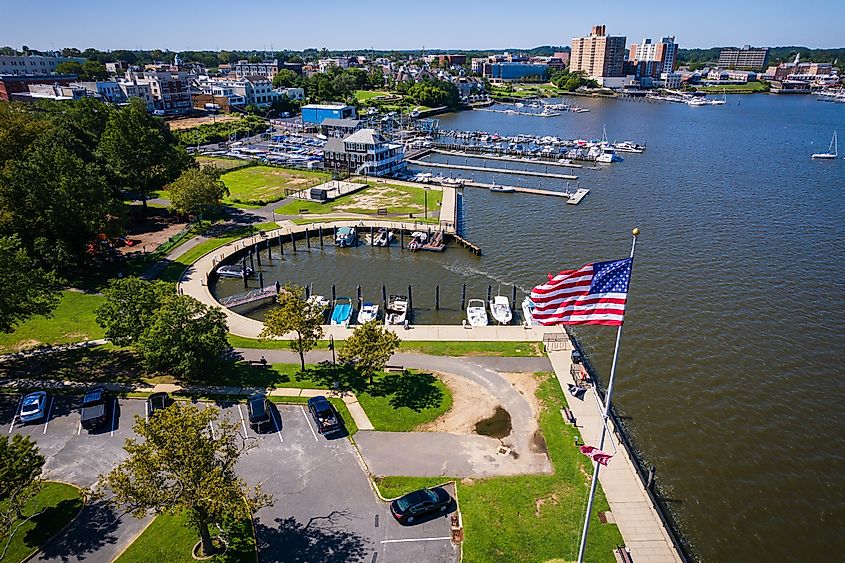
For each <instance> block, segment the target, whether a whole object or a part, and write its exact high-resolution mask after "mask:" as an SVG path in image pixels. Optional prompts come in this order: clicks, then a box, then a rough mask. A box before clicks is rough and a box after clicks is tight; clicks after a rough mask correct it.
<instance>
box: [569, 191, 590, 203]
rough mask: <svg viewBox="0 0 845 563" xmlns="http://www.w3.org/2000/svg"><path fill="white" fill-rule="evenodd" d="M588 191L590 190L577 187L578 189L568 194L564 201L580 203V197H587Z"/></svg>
mask: <svg viewBox="0 0 845 563" xmlns="http://www.w3.org/2000/svg"><path fill="white" fill-rule="evenodd" d="M588 193H590V190H588V189H586V188H579V189H578V190H576V191H575V193H574V194H572V195H571V196H569V199H568V200H566V203H568V204H570V205H578V204H579V203H581V200H582V199H584V198H585V197H587V194H588Z"/></svg>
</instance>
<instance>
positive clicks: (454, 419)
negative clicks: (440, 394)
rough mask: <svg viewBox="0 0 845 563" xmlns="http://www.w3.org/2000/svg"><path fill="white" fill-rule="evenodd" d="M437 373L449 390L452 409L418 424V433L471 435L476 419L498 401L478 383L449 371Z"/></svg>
mask: <svg viewBox="0 0 845 563" xmlns="http://www.w3.org/2000/svg"><path fill="white" fill-rule="evenodd" d="M437 376H438V377H439V378H440V380H441V381H442V382H443V383H444V384H445V385H446V387H448V388H449V391H451V392H452V408H451V409H449V410H448V411H447V412H445V413H443V415H442V416H440V417H439V418H438V419H437V420H434V421H432V422H429V423H428V424H424V425H422V426H421V427H419V428H418V429H417V430H418V431H420V432H452V433H454V434H473V433H474V432H475V425H476V423H478V422H479V421H480V420H483V419H485V418H488V417H490V416H492V415H493V413H494V412H495V410H496V406H497V405H498V404H499V402H498V401H497V400H496V397H494V396H493V394H492V393H490V392H489V391H487V390H486V389H484V388H483V387H482V386H481V385H479V384H478V383H475V382H474V381H470V380H468V379H466V378H465V377H458V376H457V375H452V374H450V373H438V374H437Z"/></svg>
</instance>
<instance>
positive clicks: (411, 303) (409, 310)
mask: <svg viewBox="0 0 845 563" xmlns="http://www.w3.org/2000/svg"><path fill="white" fill-rule="evenodd" d="M413 308H414V300H413V297H412V296H411V286H410V285H409V286H408V312H409V313H410V312H411V310H412V309H413Z"/></svg>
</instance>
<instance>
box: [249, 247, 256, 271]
mask: <svg viewBox="0 0 845 563" xmlns="http://www.w3.org/2000/svg"><path fill="white" fill-rule="evenodd" d="M249 267H250V268H252V269H253V270H255V260H254V259H253V258H252V249H251V248H250V249H249Z"/></svg>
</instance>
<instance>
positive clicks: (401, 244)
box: [399, 228, 405, 250]
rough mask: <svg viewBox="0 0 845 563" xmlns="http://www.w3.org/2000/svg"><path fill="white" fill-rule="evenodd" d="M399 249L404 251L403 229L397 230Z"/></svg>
mask: <svg viewBox="0 0 845 563" xmlns="http://www.w3.org/2000/svg"><path fill="white" fill-rule="evenodd" d="M399 248H400V250H404V249H405V229H401V228H400V229H399Z"/></svg>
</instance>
